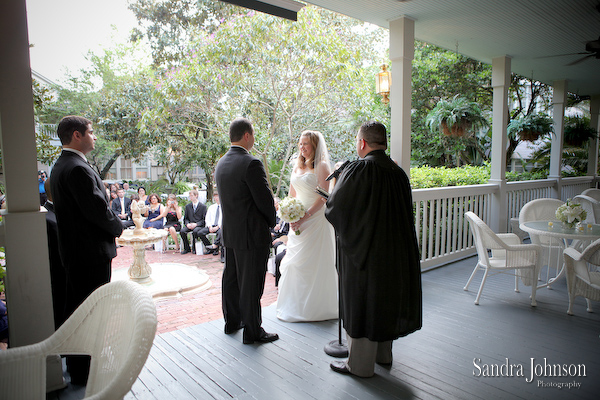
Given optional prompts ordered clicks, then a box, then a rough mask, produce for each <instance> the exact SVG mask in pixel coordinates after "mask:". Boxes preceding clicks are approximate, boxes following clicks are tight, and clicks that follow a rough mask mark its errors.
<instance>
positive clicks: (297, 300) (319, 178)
mask: <svg viewBox="0 0 600 400" xmlns="http://www.w3.org/2000/svg"><path fill="white" fill-rule="evenodd" d="M298 148H299V152H300V154H299V155H298V158H297V161H296V165H295V166H294V169H293V171H292V177H291V186H290V193H289V195H290V196H291V197H296V198H297V199H298V200H300V201H301V202H302V204H303V205H304V208H305V209H306V214H304V216H303V217H302V218H301V219H300V220H299V221H298V222H295V223H292V224H291V228H292V229H293V230H294V231H300V232H301V233H300V235H295V234H293V233H291V231H290V234H289V235H288V243H287V252H286V255H285V257H284V258H283V261H282V262H281V267H280V271H281V278H280V280H279V297H278V298H277V318H279V319H281V320H283V321H288V322H297V321H323V320H327V319H334V318H337V316H338V288H337V279H338V278H337V272H336V269H335V238H334V230H333V227H332V226H331V224H330V223H329V221H327V220H326V219H325V214H324V212H325V207H324V204H325V199H323V198H322V197H321V196H319V195H318V194H317V193H315V188H316V187H317V186H320V187H322V188H324V189H325V190H329V182H327V181H326V180H325V178H327V176H328V175H329V173H330V169H329V154H328V152H327V145H326V144H325V140H324V139H323V135H321V133H320V132H316V131H304V132H302V135H301V136H300V141H299V142H298Z"/></svg>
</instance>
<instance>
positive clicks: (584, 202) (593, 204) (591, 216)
mask: <svg viewBox="0 0 600 400" xmlns="http://www.w3.org/2000/svg"><path fill="white" fill-rule="evenodd" d="M573 202H574V203H579V204H581V207H583V209H584V210H585V211H586V212H587V217H586V219H585V221H583V222H589V223H592V224H597V223H598V222H596V221H600V201H598V200H596V199H594V198H593V197H591V196H587V195H585V194H578V195H577V196H575V197H573Z"/></svg>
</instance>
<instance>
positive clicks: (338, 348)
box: [323, 234, 348, 358]
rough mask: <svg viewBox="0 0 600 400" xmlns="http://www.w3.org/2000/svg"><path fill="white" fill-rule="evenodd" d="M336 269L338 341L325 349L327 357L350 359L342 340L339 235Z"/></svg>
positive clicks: (327, 345) (336, 240)
mask: <svg viewBox="0 0 600 400" xmlns="http://www.w3.org/2000/svg"><path fill="white" fill-rule="evenodd" d="M335 264H336V265H335V269H336V270H337V273H338V340H332V341H331V342H329V343H328V344H326V345H325V348H324V349H323V350H324V351H325V353H326V354H327V355H330V356H331V357H337V358H345V357H348V346H347V344H346V341H345V340H343V339H342V296H341V290H340V289H341V287H342V278H340V246H339V241H338V236H337V234H336V235H335Z"/></svg>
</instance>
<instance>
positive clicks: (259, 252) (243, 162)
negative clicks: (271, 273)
mask: <svg viewBox="0 0 600 400" xmlns="http://www.w3.org/2000/svg"><path fill="white" fill-rule="evenodd" d="M229 139H230V141H231V148H230V149H229V151H228V152H227V153H226V154H225V155H224V156H223V157H222V158H221V159H220V160H219V163H218V164H217V168H216V169H215V180H216V182H217V187H218V189H219V194H220V197H221V206H222V212H223V238H222V239H223V246H224V247H225V269H224V270H223V286H222V295H223V316H224V318H225V333H227V334H229V333H233V332H235V331H237V330H239V329H241V328H244V335H243V340H244V344H251V343H254V342H259V343H268V342H273V341H275V340H277V339H279V336H277V334H274V333H267V332H265V330H264V329H263V328H262V327H261V324H262V318H261V308H260V298H261V297H262V295H263V291H264V287H265V274H266V272H267V260H268V259H269V251H270V249H269V246H270V244H271V233H270V230H269V228H270V227H272V226H274V225H275V206H274V204H273V195H272V194H271V190H270V189H269V184H268V182H267V175H266V173H265V169H264V167H263V165H262V163H261V162H260V160H258V159H257V158H256V157H253V156H252V155H250V153H249V151H250V149H251V148H252V146H253V145H254V128H253V127H252V124H251V123H250V121H249V120H247V119H246V118H236V119H235V120H233V122H231V125H230V127H229Z"/></svg>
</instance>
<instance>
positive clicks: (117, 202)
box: [111, 188, 133, 228]
mask: <svg viewBox="0 0 600 400" xmlns="http://www.w3.org/2000/svg"><path fill="white" fill-rule="evenodd" d="M111 209H112V210H113V212H114V213H115V214H116V215H117V217H119V219H120V220H121V223H122V224H123V228H129V227H130V226H133V221H132V220H131V200H129V199H128V198H127V197H125V190H123V188H121V189H117V198H116V199H114V200H113V202H112V204H111Z"/></svg>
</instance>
